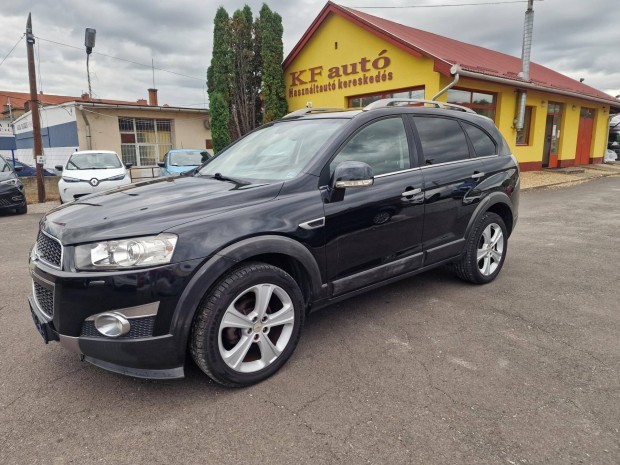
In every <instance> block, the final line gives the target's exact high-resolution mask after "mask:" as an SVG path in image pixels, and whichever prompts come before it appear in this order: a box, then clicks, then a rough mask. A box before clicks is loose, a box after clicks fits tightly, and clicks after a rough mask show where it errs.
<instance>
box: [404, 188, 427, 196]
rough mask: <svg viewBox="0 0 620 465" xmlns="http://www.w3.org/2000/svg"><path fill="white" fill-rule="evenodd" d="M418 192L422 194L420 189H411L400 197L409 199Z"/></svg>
mask: <svg viewBox="0 0 620 465" xmlns="http://www.w3.org/2000/svg"><path fill="white" fill-rule="evenodd" d="M420 192H422V189H420V188H419V187H418V188H417V189H411V190H410V191H405V192H403V193H402V194H400V195H402V196H403V197H409V196H411V195H415V194H419V193H420Z"/></svg>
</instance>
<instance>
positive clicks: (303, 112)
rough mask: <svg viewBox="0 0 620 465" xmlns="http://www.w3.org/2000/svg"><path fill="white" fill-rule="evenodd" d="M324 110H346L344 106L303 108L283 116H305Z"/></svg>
mask: <svg viewBox="0 0 620 465" xmlns="http://www.w3.org/2000/svg"><path fill="white" fill-rule="evenodd" d="M323 111H344V109H343V108H327V107H326V108H312V107H310V108H302V109H301V110H295V111H293V112H291V113H289V114H288V115H285V116H283V118H294V117H295V116H303V115H308V114H310V113H314V112H317V113H321V112H323Z"/></svg>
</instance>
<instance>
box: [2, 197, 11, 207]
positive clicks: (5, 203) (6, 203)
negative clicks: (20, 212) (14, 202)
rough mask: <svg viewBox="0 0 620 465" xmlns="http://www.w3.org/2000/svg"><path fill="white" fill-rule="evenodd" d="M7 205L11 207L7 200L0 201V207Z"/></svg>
mask: <svg viewBox="0 0 620 465" xmlns="http://www.w3.org/2000/svg"><path fill="white" fill-rule="evenodd" d="M9 205H11V202H9V201H8V200H7V199H0V207H8V206H9Z"/></svg>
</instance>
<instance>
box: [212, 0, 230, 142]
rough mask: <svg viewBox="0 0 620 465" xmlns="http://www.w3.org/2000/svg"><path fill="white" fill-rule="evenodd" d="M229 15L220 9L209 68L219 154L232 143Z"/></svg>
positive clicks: (213, 124) (215, 25)
mask: <svg viewBox="0 0 620 465" xmlns="http://www.w3.org/2000/svg"><path fill="white" fill-rule="evenodd" d="M230 44H231V28H230V18H229V16H228V13H227V12H226V10H225V9H224V8H223V7H220V8H218V9H217V12H216V14H215V21H214V29H213V56H212V58H211V66H210V67H209V68H208V69H207V91H208V93H209V102H210V113H211V137H212V139H213V150H214V151H215V152H216V153H217V152H218V151H220V150H221V149H223V148H224V147H226V146H227V145H228V144H230V142H231V140H232V139H231V137H230V125H231V118H230V110H229V108H230V105H231V103H230V102H231V95H232V90H233V86H232V78H233V67H232V60H231V45H230Z"/></svg>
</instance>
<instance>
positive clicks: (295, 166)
mask: <svg viewBox="0 0 620 465" xmlns="http://www.w3.org/2000/svg"><path fill="white" fill-rule="evenodd" d="M346 122H347V120H346V119H315V120H302V121H300V120H296V121H282V122H278V123H274V124H271V125H268V126H264V127H262V128H260V129H258V130H256V131H254V132H252V133H250V134H249V135H247V136H246V137H244V138H243V139H241V140H240V141H239V142H237V143H235V144H234V145H232V146H230V147H229V148H227V149H226V150H225V151H224V152H222V153H221V154H219V155H217V156H216V157H215V158H212V159H211V160H210V161H209V162H208V163H207V164H206V165H205V166H204V167H203V168H202V169H200V171H199V172H198V173H197V174H198V175H199V176H200V175H202V176H205V175H208V176H214V175H215V174H216V173H217V174H219V175H221V176H224V177H228V178H235V179H253V180H260V181H267V180H270V181H282V180H284V179H291V178H294V177H295V176H297V175H298V174H299V173H300V172H301V171H302V170H303V168H304V167H305V166H306V165H307V164H308V162H310V160H312V158H313V157H314V155H315V154H316V153H317V152H318V151H319V149H320V148H321V147H322V146H323V145H324V144H325V143H326V142H327V140H328V139H329V138H330V137H331V136H332V135H333V134H334V133H335V132H336V131H337V130H338V129H339V128H340V127H341V126H342V125H343V124H345V123H346Z"/></svg>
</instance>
